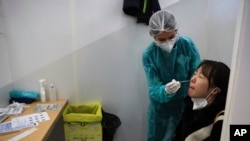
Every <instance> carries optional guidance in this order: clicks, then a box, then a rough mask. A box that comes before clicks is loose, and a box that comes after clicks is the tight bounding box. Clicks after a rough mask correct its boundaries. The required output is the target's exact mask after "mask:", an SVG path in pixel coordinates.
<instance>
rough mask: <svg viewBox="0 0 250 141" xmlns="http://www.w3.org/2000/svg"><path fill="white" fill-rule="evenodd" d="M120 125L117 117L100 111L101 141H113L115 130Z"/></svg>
mask: <svg viewBox="0 0 250 141" xmlns="http://www.w3.org/2000/svg"><path fill="white" fill-rule="evenodd" d="M120 125H121V120H120V118H119V117H118V116H116V115H114V114H111V113H107V112H105V111H104V110H103V109H102V140H103V141H113V138H114V135H115V132H116V129H117V128H118V127H119V126H120Z"/></svg>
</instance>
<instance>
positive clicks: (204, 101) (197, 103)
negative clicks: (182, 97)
mask: <svg viewBox="0 0 250 141" xmlns="http://www.w3.org/2000/svg"><path fill="white" fill-rule="evenodd" d="M213 91H214V89H213V90H212V91H211V92H210V93H209V94H208V96H207V97H206V98H191V100H192V101H193V103H194V104H193V110H198V109H201V108H204V107H206V106H207V105H208V99H209V98H210V96H211V95H212V92H213Z"/></svg>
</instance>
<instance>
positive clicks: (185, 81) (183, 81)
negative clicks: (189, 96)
mask: <svg viewBox="0 0 250 141" xmlns="http://www.w3.org/2000/svg"><path fill="white" fill-rule="evenodd" d="M189 81H190V80H182V81H179V82H189Z"/></svg>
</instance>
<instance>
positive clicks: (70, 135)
mask: <svg viewBox="0 0 250 141" xmlns="http://www.w3.org/2000/svg"><path fill="white" fill-rule="evenodd" d="M63 120H64V131H65V140H66V141H102V124H101V121H102V105H101V103H100V102H91V103H86V104H69V105H67V106H66V108H65V110H64V111H63Z"/></svg>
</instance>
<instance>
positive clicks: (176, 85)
mask: <svg viewBox="0 0 250 141" xmlns="http://www.w3.org/2000/svg"><path fill="white" fill-rule="evenodd" d="M180 87H181V83H180V82H179V81H176V80H175V79H173V80H172V81H171V82H169V83H167V84H166V88H165V91H166V92H167V93H169V94H175V93H176V92H177V91H178V90H179V89H180Z"/></svg>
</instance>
